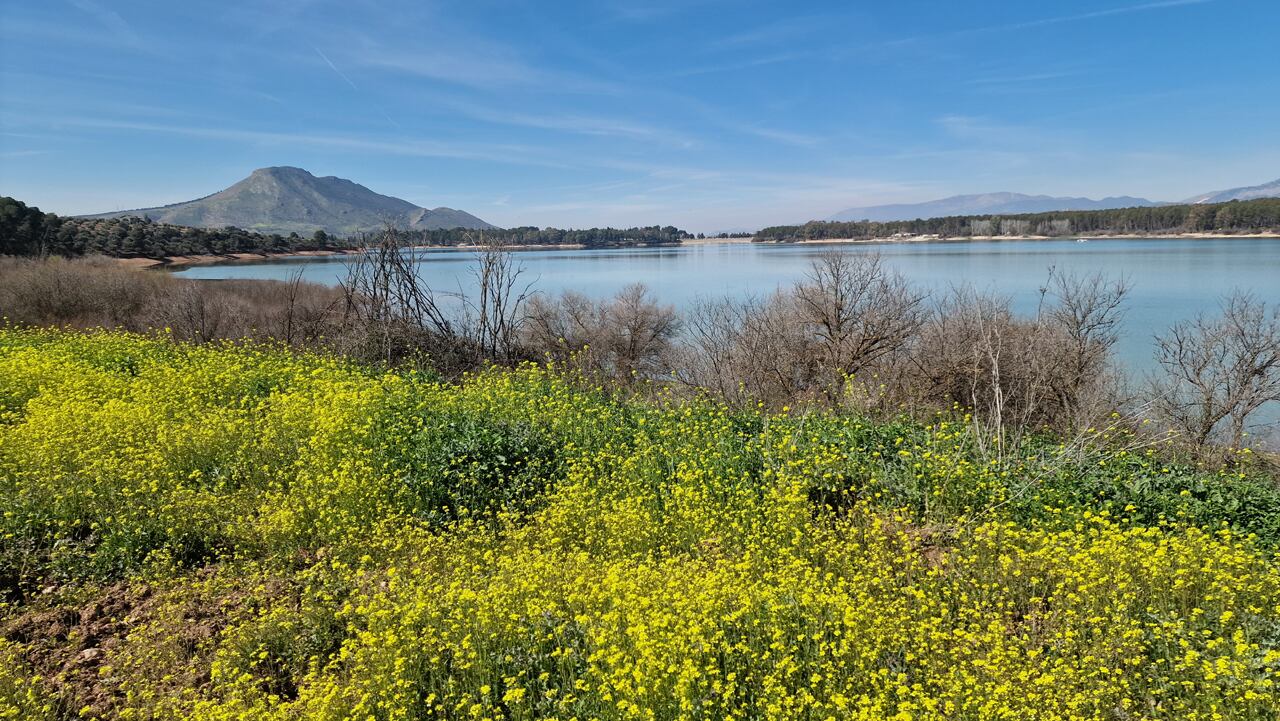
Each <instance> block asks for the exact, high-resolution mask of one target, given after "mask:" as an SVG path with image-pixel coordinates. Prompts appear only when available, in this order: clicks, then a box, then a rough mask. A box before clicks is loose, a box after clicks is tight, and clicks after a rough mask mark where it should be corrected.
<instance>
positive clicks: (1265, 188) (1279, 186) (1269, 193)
mask: <svg viewBox="0 0 1280 721" xmlns="http://www.w3.org/2000/svg"><path fill="white" fill-rule="evenodd" d="M1255 198H1280V180H1273V181H1271V182H1270V183H1264V184H1262V185H1247V186H1245V187H1243V188H1232V189H1230V190H1219V191H1217V192H1214V193H1205V194H1204V195H1197V196H1195V197H1194V198H1187V199H1186V200H1184V201H1182V202H1184V203H1194V204H1199V203H1225V202H1227V201H1228V200H1253V199H1255Z"/></svg>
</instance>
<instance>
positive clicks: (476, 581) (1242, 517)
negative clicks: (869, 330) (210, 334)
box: [0, 329, 1280, 721]
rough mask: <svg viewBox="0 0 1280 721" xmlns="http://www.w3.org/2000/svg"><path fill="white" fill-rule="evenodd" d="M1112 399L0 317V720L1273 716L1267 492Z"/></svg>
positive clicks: (1243, 467)
mask: <svg viewBox="0 0 1280 721" xmlns="http://www.w3.org/2000/svg"><path fill="white" fill-rule="evenodd" d="M1114 433H1115V434H1119V435H1123V432H1122V431H1114ZM1112 434H1113V431H1107V432H1106V433H1105V434H1104V433H1103V432H1101V431H1100V432H1099V434H1098V436H1099V437H1098V438H1097V439H1096V440H1095V441H1094V442H1093V443H1091V444H1090V445H1089V447H1088V449H1087V451H1082V450H1080V448H1079V447H1074V446H1073V447H1070V448H1068V447H1067V446H1064V445H1059V444H1057V443H1056V442H1055V441H1053V440H1052V439H1034V440H1031V441H1028V442H1027V444H1026V446H1025V447H1024V448H1019V449H1015V450H1014V452H1011V453H1007V454H1003V455H1002V456H1000V457H998V458H988V457H986V456H985V455H984V454H983V453H982V452H981V450H980V448H979V444H977V443H976V442H975V439H974V438H973V431H972V429H971V426H970V425H968V424H966V423H965V422H964V419H963V413H962V412H959V411H958V412H957V414H956V417H950V416H948V417H939V418H938V419H936V420H935V422H933V423H931V424H923V423H918V422H912V421H908V420H900V421H883V420H881V421H872V420H869V419H865V418H859V417H856V416H853V415H849V414H842V413H826V412H799V411H795V412H786V413H783V414H780V415H767V414H765V413H763V412H761V413H741V412H731V411H729V410H728V409H726V408H724V407H722V406H720V405H718V404H716V403H714V402H711V401H707V400H699V399H689V398H681V397H676V396H674V395H670V396H661V395H659V397H658V399H657V400H649V401H638V400H625V399H620V398H616V397H612V396H610V395H609V394H607V393H605V392H604V391H602V390H600V389H595V388H591V387H588V386H586V385H585V384H584V383H582V382H580V381H578V380H576V379H575V378H573V377H572V376H571V375H569V374H566V373H560V372H559V371H557V370H556V369H554V368H550V369H548V368H541V367H537V366H532V365H530V366H526V367H521V368H518V369H515V370H510V369H493V370H489V371H485V372H483V373H480V374H478V375H475V376H472V377H469V378H467V379H466V380H465V381H464V382H463V383H462V384H460V385H446V384H441V383H439V382H437V381H435V380H434V379H432V378H430V377H428V376H426V375H423V374H420V373H414V372H408V371H405V372H398V371H380V370H373V369H369V368H364V367H359V366H356V365H352V364H350V363H348V362H346V361H343V360H341V359H336V358H329V357H321V356H314V355H306V354H297V353H291V352H288V351H285V350H282V349H277V348H272V347H264V346H254V345H248V346H232V345H205V346H191V345H183V344H176V343H172V342H170V341H169V340H168V339H166V338H164V337H162V336H159V337H143V336H136V335H129V334H123V333H113V332H98V333H90V334H78V333H70V332H60V331H52V330H22V329H4V330H0V491H2V493H0V512H2V513H0V516H2V517H0V593H2V594H3V598H4V602H3V603H4V605H3V607H0V632H2V637H0V718H15V719H40V718H48V719H53V718H81V717H84V718H121V719H152V718H156V719H159V718H164V719H169V718H172V719H179V718H198V719H233V718H234V719H378V720H391V719H420V718H441V719H533V718H540V719H566V720H567V719H581V720H583V721H585V720H587V719H684V718H707V719H766V718H767V719H1274V718H1276V716H1277V709H1280V689H1278V688H1277V686H1276V683H1277V679H1278V673H1280V571H1278V569H1277V566H1276V556H1275V548H1276V545H1277V541H1278V540H1280V530H1278V528H1280V526H1278V524H1280V495H1277V492H1276V491H1275V489H1274V488H1273V486H1272V485H1271V483H1270V481H1269V480H1267V479H1265V478H1262V477H1261V476H1260V475H1258V473H1256V472H1255V471H1253V470H1251V468H1250V466H1249V465H1248V459H1247V458H1245V459H1243V460H1242V461H1241V463H1240V464H1238V465H1236V466H1233V467H1232V468H1230V469H1229V470H1223V471H1207V470H1203V469H1199V468H1196V467H1194V466H1189V465H1186V464H1179V463H1177V462H1176V461H1175V460H1172V459H1170V458H1167V457H1165V456H1163V455H1162V454H1161V453H1158V452H1156V451H1154V450H1149V449H1148V450H1134V446H1133V445H1132V444H1126V443H1124V442H1121V441H1120V440H1117V439H1116V438H1112V437H1110V436H1111V435H1112ZM1103 435H1107V436H1108V437H1106V438H1103V437H1102V436H1103Z"/></svg>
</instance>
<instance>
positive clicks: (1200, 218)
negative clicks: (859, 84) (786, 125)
mask: <svg viewBox="0 0 1280 721" xmlns="http://www.w3.org/2000/svg"><path fill="white" fill-rule="evenodd" d="M1251 232H1280V198H1261V199H1258V200H1233V201H1231V202H1227V203H1209V204H1204V205H1159V206H1152V207H1140V208H1116V209H1111V210H1059V211H1052V212H1044V213H1021V214H1016V215H957V216H948V217H943V218H922V219H917V220H900V221H885V222H877V221H869V220H859V221H848V222H845V221H811V222H808V223H805V224H804V225H778V226H772V227H768V228H764V229H762V230H761V231H760V232H759V233H756V238H757V239H758V240H765V241H796V240H822V239H831V238H856V239H868V238H888V237H892V236H894V235H937V236H939V237H943V238H967V237H973V236H988V235H1044V236H1049V237H1061V236H1073V235H1104V234H1125V233H1134V234H1140V235H1147V234H1159V233H1251Z"/></svg>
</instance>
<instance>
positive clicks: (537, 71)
mask: <svg viewBox="0 0 1280 721" xmlns="http://www.w3.org/2000/svg"><path fill="white" fill-rule="evenodd" d="M352 60H353V61H354V62H356V63H358V64H360V65H364V66H367V67H374V68H382V69H385V70H394V71H398V72H402V73H406V74H409V75H414V76H417V77H421V78H427V79H430V80H437V81H440V82H445V83H451V84H455V85H462V86H466V87H471V88H477V89H481V90H505V89H511V88H526V89H536V90H543V91H551V92H563V93H616V92H617V91H618V87H617V86H616V85H613V84H611V83H608V82H604V81H600V80H597V79H594V78H590V77H584V76H579V75H576V74H573V73H569V72H560V71H553V70H545V69H542V68H539V67H536V66H534V65H532V64H530V63H528V62H525V61H523V60H521V59H519V58H518V57H516V56H514V55H512V54H510V53H508V52H504V51H502V50H500V49H497V48H485V47H484V46H483V45H480V44H474V45H473V44H464V45H458V46H447V47H443V46H438V45H437V46H434V47H432V48H431V49H429V50H413V51H402V50H397V49H390V48H384V47H381V46H380V45H378V44H376V43H371V44H370V46H369V47H366V48H365V49H363V50H360V51H358V52H355V53H353V54H352Z"/></svg>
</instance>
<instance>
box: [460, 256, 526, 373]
mask: <svg viewBox="0 0 1280 721" xmlns="http://www.w3.org/2000/svg"><path fill="white" fill-rule="evenodd" d="M472 273H473V275H474V277H475V281H476V287H477V291H476V296H475V297H474V298H471V297H468V296H465V295H463V296H462V299H463V307H464V309H465V318H464V328H465V332H466V334H467V336H468V337H469V338H470V339H471V341H472V342H473V343H474V344H475V345H476V346H477V347H478V348H479V349H480V352H481V353H482V354H483V355H484V357H485V358H486V359H488V360H490V361H501V362H507V363H510V362H511V361H513V360H516V359H517V358H518V357H519V355H520V353H519V350H520V349H519V342H518V335H519V333H520V329H521V327H523V325H524V323H525V320H526V318H525V314H524V308H525V305H526V304H527V303H528V301H529V299H530V297H531V296H532V290H533V284H532V283H531V282H530V283H526V282H524V281H523V280H522V276H523V275H524V268H523V267H522V266H521V265H520V264H519V263H517V262H516V260H515V256H514V255H512V253H511V251H509V250H507V249H506V248H504V247H503V246H502V245H501V243H500V242H499V241H497V240H488V241H486V242H484V243H483V244H482V245H481V249H480V257H479V259H478V262H477V264H476V267H475V269H474V270H473V271H472Z"/></svg>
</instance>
